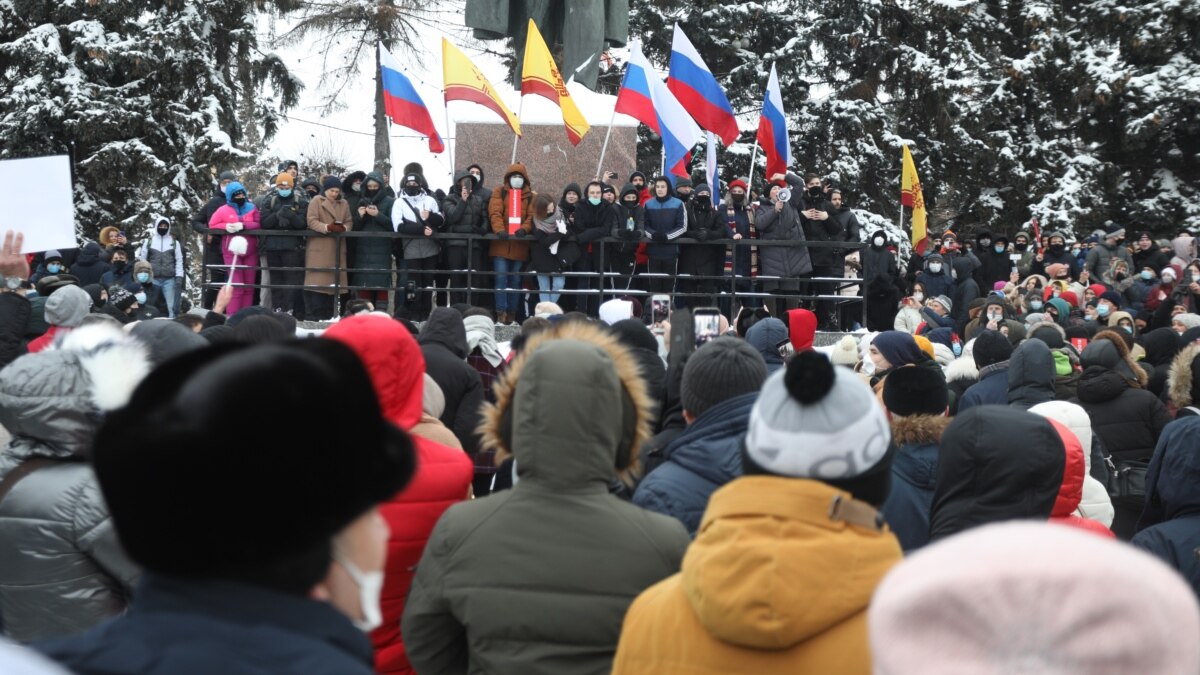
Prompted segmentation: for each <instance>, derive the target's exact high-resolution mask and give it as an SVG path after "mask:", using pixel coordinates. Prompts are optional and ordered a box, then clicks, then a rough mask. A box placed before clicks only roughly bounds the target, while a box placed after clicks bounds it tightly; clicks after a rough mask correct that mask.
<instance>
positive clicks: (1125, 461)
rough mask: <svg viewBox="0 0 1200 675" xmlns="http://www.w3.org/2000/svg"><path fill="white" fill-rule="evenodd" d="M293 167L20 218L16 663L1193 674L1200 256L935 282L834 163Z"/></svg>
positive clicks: (15, 318) (1044, 260) (220, 668)
mask: <svg viewBox="0 0 1200 675" xmlns="http://www.w3.org/2000/svg"><path fill="white" fill-rule="evenodd" d="M294 172H295V167H294V166H290V167H289V166H287V165H285V166H284V167H282V170H281V172H280V174H279V175H278V176H277V177H276V179H275V181H274V187H273V188H271V190H270V191H268V192H264V193H263V194H261V195H258V197H257V198H256V199H255V198H254V195H252V194H250V193H251V192H253V189H252V188H248V187H246V186H245V185H244V184H241V183H239V182H238V181H237V178H238V177H237V176H236V175H232V174H225V175H222V176H221V182H222V183H224V185H222V186H220V194H216V193H214V198H213V201H212V202H210V203H209V204H208V205H206V207H205V211H203V212H201V213H199V214H197V217H196V218H194V219H193V220H192V225H193V228H195V229H194V231H192V232H184V231H182V230H180V229H178V228H176V227H174V224H172V223H170V222H169V221H168V220H167V219H163V218H156V219H155V221H154V223H153V228H152V230H151V231H150V233H149V236H148V237H147V238H146V240H145V241H144V242H142V243H140V244H137V243H136V242H135V243H134V244H133V245H131V243H130V241H129V239H130V238H129V237H128V236H127V233H122V232H106V233H103V234H102V236H101V237H100V241H96V242H85V243H84V245H83V246H81V247H80V249H78V250H74V251H72V250H58V251H45V252H40V253H36V254H26V253H23V252H22V237H21V236H20V235H15V234H14V233H12V232H9V233H7V234H6V236H5V238H4V241H3V248H2V249H0V275H3V279H2V283H0V429H2V431H3V438H2V439H0V440H2V441H3V444H4V445H3V450H2V451H0V523H3V536H0V622H2V624H0V625H2V630H3V635H4V636H5V637H6V638H7V639H8V640H11V641H13V642H14V643H15V644H14V645H13V646H11V647H10V646H7V645H5V646H4V648H3V649H0V665H4V664H6V662H5V661H4V659H10V658H11V659H23V660H25V661H30V660H31V659H32V660H33V662H38V660H37V657H36V656H34V655H33V654H31V653H30V652H29V650H34V651H36V652H40V653H41V654H42V655H44V656H45V657H48V658H49V659H50V660H51V661H54V662H57V663H58V664H59V665H61V666H62V667H63V668H66V669H68V670H70V671H71V672H77V673H84V674H88V673H96V674H99V673H106V674H108V673H192V672H195V673H201V672H203V673H211V672H228V673H250V672H264V671H270V672H280V673H292V672H295V673H369V672H380V673H401V672H410V673H450V672H497V673H575V672H578V673H594V672H608V671H612V672H620V673H633V672H637V673H642V672H667V673H671V672H681V673H682V672H695V671H698V670H701V669H713V670H720V671H722V672H754V673H762V672H789V673H791V672H838V673H868V672H876V673H892V672H895V673H902V672H912V671H914V670H918V669H920V670H922V671H932V672H946V673H951V672H954V673H959V672H966V671H971V672H1006V671H1010V670H1014V669H1023V670H1026V671H1032V672H1050V671H1054V672H1135V671H1136V672H1156V673H1195V672H1197V671H1198V670H1200V642H1197V641H1196V640H1194V639H1187V636H1191V635H1195V634H1196V633H1197V631H1198V630H1200V608H1198V605H1197V597H1198V595H1200V558H1198V557H1197V555H1196V551H1197V550H1200V548H1198V547H1200V517H1198V516H1197V512H1198V509H1200V486H1198V485H1197V483H1196V481H1195V480H1194V477H1195V476H1196V475H1197V472H1198V471H1200V466H1198V464H1197V462H1198V461H1200V460H1198V459H1197V457H1198V455H1197V453H1196V452H1195V449H1196V443H1197V439H1200V377H1198V375H1200V313H1197V311H1196V309H1197V308H1196V306H1195V302H1196V299H1197V298H1200V260H1197V259H1196V247H1195V239H1194V235H1193V234H1192V233H1190V232H1181V233H1178V235H1177V236H1176V237H1174V238H1173V239H1172V240H1171V241H1155V240H1154V239H1153V238H1152V237H1151V236H1150V234H1149V233H1147V232H1142V231H1137V232H1135V233H1134V234H1133V236H1132V237H1130V241H1128V242H1126V241H1125V234H1126V233H1125V229H1124V228H1123V227H1122V226H1120V225H1117V224H1111V225H1109V226H1108V227H1106V228H1105V229H1104V230H1101V231H1098V232H1095V233H1090V234H1087V235H1086V236H1076V235H1075V234H1074V233H1070V232H1047V233H1045V234H1044V235H1043V236H1042V237H1041V238H1040V239H1038V238H1036V237H1034V236H1033V234H1032V233H1030V232H1020V233H1016V234H1015V235H1012V236H1008V235H1006V234H1004V233H994V232H975V233H972V234H971V235H966V234H964V233H956V232H953V231H946V232H943V233H941V234H940V235H939V236H938V237H937V238H936V245H935V246H933V247H931V250H929V251H927V252H926V253H925V255H923V256H921V255H914V256H913V257H911V258H909V259H907V260H902V259H899V258H898V257H897V251H896V246H897V244H898V242H895V241H891V240H889V236H888V232H887V231H886V230H876V231H872V232H868V233H862V232H859V231H854V228H856V227H857V223H856V222H854V221H853V218H852V217H851V218H846V217H845V213H846V212H845V211H843V210H839V209H844V207H843V206H839V204H840V203H841V200H840V194H838V195H832V196H833V197H838V198H837V199H833V198H831V196H830V195H825V194H824V182H823V181H822V180H821V178H820V177H819V176H811V177H800V176H796V175H792V174H786V175H779V176H774V177H772V179H773V181H772V182H770V183H769V184H768V186H767V187H766V188H765V189H764V192H763V194H761V195H759V196H758V197H757V199H756V198H755V195H754V194H753V192H752V191H751V190H749V189H748V188H749V185H747V184H746V182H744V181H733V182H732V183H730V185H728V186H726V187H725V189H724V192H725V194H723V195H721V198H720V199H719V200H717V203H716V204H713V203H712V201H711V196H712V193H711V190H712V189H713V188H712V187H710V186H707V185H702V184H700V183H699V182H697V183H691V182H690V181H687V180H677V181H675V183H674V185H672V183H671V181H670V180H667V179H660V178H657V177H650V178H647V177H646V176H645V175H643V174H640V173H634V174H633V175H632V176H631V177H630V180H629V183H628V184H626V185H616V184H615V176H614V175H613V174H611V173H606V174H605V176H604V180H596V181H582V182H580V183H576V184H573V185H568V188H567V189H566V190H565V191H564V192H563V194H562V195H555V196H553V197H550V196H548V195H542V194H541V193H538V192H536V188H537V186H536V185H533V184H531V181H530V180H529V176H528V172H527V171H526V170H525V168H524V167H523V166H521V165H520V164H516V165H513V166H511V167H509V169H508V170H507V171H506V172H505V175H504V176H502V177H501V181H502V182H501V183H500V184H498V185H495V186H491V187H490V189H489V187H488V186H485V185H484V181H483V171H482V170H481V168H480V167H478V166H471V167H468V168H467V169H466V170H464V171H463V172H461V173H460V174H459V175H458V179H457V180H456V181H455V184H454V187H453V188H452V192H453V194H446V195H443V194H438V192H437V191H436V190H433V191H431V190H430V189H429V186H428V182H427V180H426V179H425V177H424V174H423V172H422V171H421V169H420V167H419V166H415V165H413V166H409V167H405V170H404V172H403V179H402V180H401V181H400V182H399V185H398V189H399V191H398V192H395V191H393V190H392V188H390V187H389V186H388V180H387V177H386V176H385V175H383V174H379V173H361V172H356V173H355V174H350V175H348V176H345V177H316V178H313V179H307V178H305V179H302V178H300V177H299V176H297V175H294ZM813 179H815V180H813ZM777 183H781V184H777ZM297 185H299V187H297ZM785 187H786V188H787V189H788V190H790V191H791V194H790V195H788V194H786V193H784V195H783V197H786V199H780V192H782V191H783V190H784V188H785ZM389 211H390V213H389ZM850 215H851V216H853V214H852V213H851V214H850ZM272 231H275V232H285V233H286V232H292V233H302V234H304V235H305V236H303V237H294V236H292V237H287V236H266V235H264V236H259V237H257V238H256V236H255V235H256V233H258V234H261V233H270V232H272ZM354 232H369V233H375V234H377V235H379V236H375V237H353V236H347V235H348V234H350V233H354ZM864 234H865V245H859V244H858V241H859V237H860V236H862V235H864ZM397 235H403V236H397ZM455 235H463V236H460V237H458V238H457V239H456V238H455ZM190 237H199V238H202V239H203V240H205V241H206V242H207V251H208V252H209V254H208V255H210V256H212V257H211V258H210V260H211V261H212V262H211V264H209V266H208V267H209V269H208V277H207V280H208V282H209V283H208V284H206V285H205V287H204V289H203V290H204V291H205V293H206V294H207V293H208V291H212V293H211V294H208V295H207V297H203V298H202V299H201V302H200V303H199V304H200V305H202V306H196V307H193V306H191V304H190V302H189V301H188V296H189V294H188V293H187V292H186V290H187V289H186V288H185V285H186V283H187V281H188V279H187V277H186V274H180V271H181V270H186V269H187V268H188V266H187V264H186V263H187V261H186V260H185V259H184V254H185V251H186V248H187V247H186V246H181V245H179V244H180V242H184V241H186V240H187V239H188V238H190ZM238 239H241V240H242V241H240V242H239V241H237V240H238ZM745 240H750V241H758V242H762V243H763V245H761V246H759V245H755V246H742V245H738V244H737V242H740V241H745ZM772 240H774V241H777V242H781V243H782V245H777V246H768V245H766V244H767V242H770V241H772ZM251 241H256V242H257V243H256V244H255V245H251V243H250V242H251ZM817 241H821V242H834V243H835V244H836V243H838V242H842V243H845V244H846V246H847V247H846V248H845V249H839V248H837V247H836V246H812V247H808V246H806V244H808V243H810V242H817ZM692 242H695V243H692ZM859 249H861V250H859ZM213 251H215V252H216V253H215V254H214V253H213ZM693 252H694V253H693ZM852 253H857V254H858V260H859V263H858V264H859V266H860V269H859V270H858V271H857V274H858V276H856V277H853V278H851V279H848V280H847V281H852V282H853V283H854V285H856V286H857V287H858V288H859V289H860V292H861V293H863V294H864V295H865V296H866V298H865V299H866V302H867V307H866V312H865V321H866V324H865V325H861V326H857V327H856V328H857V330H854V331H838V332H837V334H835V335H832V336H829V335H828V330H829V329H839V328H850V327H854V326H853V321H861V320H862V319H863V318H864V316H863V312H862V307H861V305H858V306H857V307H856V310H855V312H857V314H855V312H850V313H847V312H843V311H841V310H842V309H843V307H842V305H843V304H845V303H843V302H839V301H835V300H833V299H832V298H834V297H836V294H835V293H834V292H833V290H834V289H832V288H828V289H826V288H823V286H824V285H826V284H828V285H829V286H830V287H832V286H833V285H834V282H831V281H828V279H829V278H836V277H838V276H839V275H838V274H834V273H833V270H834V269H835V268H836V269H842V267H843V260H844V258H845V257H846V256H847V255H850V254H852ZM489 258H490V259H491V264H490V265H489V264H488V262H487V259H489ZM218 260H219V262H217V261H218ZM264 261H265V264H263V263H264ZM681 270H683V272H682V273H681ZM478 272H492V273H493V274H487V275H484V274H480V275H479V277H478V279H476V276H475V275H476V273H478ZM577 272H585V274H577ZM756 272H760V273H761V276H762V277H763V278H762V279H761V280H760V278H759V276H760V275H758V274H756ZM393 275H398V276H396V277H393ZM703 277H718V278H717V279H704V278H703ZM814 277H815V278H816V279H818V281H815V282H814V281H813V278H814ZM283 280H288V281H283ZM355 280H358V281H359V282H361V283H354V282H355ZM192 281H195V280H192ZM289 281H290V282H291V283H289ZM359 286H361V287H362V288H358V287H359ZM728 288H732V289H738V290H739V291H740V292H742V293H745V294H744V295H736V296H734V295H732V294H730V293H727V292H725V290H724V289H728ZM430 289H441V290H437V291H434V290H430ZM810 289H817V290H815V291H811V290H810ZM343 291H351V292H348V293H343ZM360 294H361V295H360ZM845 297H847V298H850V299H851V301H852V302H859V301H861V299H860V298H857V297H854V298H851V296H845ZM205 304H207V305H209V306H208V307H204V306H203V305H205ZM852 314H853V315H854V316H851V315H852ZM307 319H322V320H328V321H323V322H322V323H320V324H308V323H305V324H301V323H299V322H300V321H303V320H307ZM516 322H520V325H519V326H516V327H513V328H509V329H507V330H499V329H498V327H499V326H500V325H503V324H510V323H516ZM313 326H318V327H313ZM514 333H515V336H514V335H513V334H514ZM830 340H832V341H833V342H834V344H832V345H829V346H826V345H825V344H824V343H825V342H827V341H830ZM1081 617H1087V618H1088V620H1087V621H1083V619H1082V618H1081ZM946 645H953V646H954V649H952V650H950V651H947V649H946ZM1081 645H1086V648H1085V647H1083V646H1081ZM38 663H39V665H38V667H40V668H42V669H43V670H42V671H41V672H48V673H49V672H55V671H54V670H53V669H54V666H53V665H52V664H51V663H49V662H46V661H42V662H38ZM5 667H7V666H5ZM3 669H4V668H0V670H3ZM33 672H38V671H33Z"/></svg>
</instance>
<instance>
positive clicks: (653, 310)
mask: <svg viewBox="0 0 1200 675" xmlns="http://www.w3.org/2000/svg"><path fill="white" fill-rule="evenodd" d="M670 316H671V296H669V295H652V296H650V319H651V322H652V323H653V324H654V325H656V326H657V325H658V324H660V323H662V322H664V321H666V320H667V319H668V318H670Z"/></svg>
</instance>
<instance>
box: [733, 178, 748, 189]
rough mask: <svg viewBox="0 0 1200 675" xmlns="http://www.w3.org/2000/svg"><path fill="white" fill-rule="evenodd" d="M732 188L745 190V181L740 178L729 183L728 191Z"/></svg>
mask: <svg viewBox="0 0 1200 675" xmlns="http://www.w3.org/2000/svg"><path fill="white" fill-rule="evenodd" d="M733 188H742V189H743V190H745V189H746V181H744V180H742V179H741V178H738V179H737V180H734V181H731V182H730V183H729V189H730V190H732V189H733Z"/></svg>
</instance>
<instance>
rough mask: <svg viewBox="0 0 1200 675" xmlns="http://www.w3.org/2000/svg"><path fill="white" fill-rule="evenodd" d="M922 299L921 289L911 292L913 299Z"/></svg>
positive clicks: (918, 300) (923, 297)
mask: <svg viewBox="0 0 1200 675" xmlns="http://www.w3.org/2000/svg"><path fill="white" fill-rule="evenodd" d="M924 299H925V294H924V293H922V292H921V291H917V292H916V293H913V300H916V301H917V302H920V301H922V300H924Z"/></svg>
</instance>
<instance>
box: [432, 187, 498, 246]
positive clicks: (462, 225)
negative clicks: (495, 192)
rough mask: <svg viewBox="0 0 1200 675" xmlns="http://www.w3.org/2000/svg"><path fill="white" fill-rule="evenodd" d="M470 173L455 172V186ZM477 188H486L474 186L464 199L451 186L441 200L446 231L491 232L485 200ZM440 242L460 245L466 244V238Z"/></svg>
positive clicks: (462, 232)
mask: <svg viewBox="0 0 1200 675" xmlns="http://www.w3.org/2000/svg"><path fill="white" fill-rule="evenodd" d="M470 175H471V174H470V173H469V172H467V171H459V172H457V173H455V174H454V185H455V186H457V185H458V184H459V183H460V182H461V181H462V180H463V179H464V178H467V177H468V176H470ZM472 184H474V181H472ZM479 190H487V188H479V187H478V186H475V190H473V191H472V192H470V193H469V194H468V195H467V198H466V199H465V200H464V199H463V198H462V191H461V189H460V188H457V187H455V188H451V190H450V193H449V194H447V195H446V199H445V201H443V202H442V212H443V214H444V215H445V218H446V232H448V233H451V234H491V231H492V230H491V227H489V226H488V219H487V200H486V199H484V198H483V197H482V193H481V192H479ZM487 193H488V196H489V197H490V196H491V191H487ZM442 243H443V244H445V245H446V246H459V247H462V246H466V245H467V240H466V239H446V240H444V241H443V242H442Z"/></svg>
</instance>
